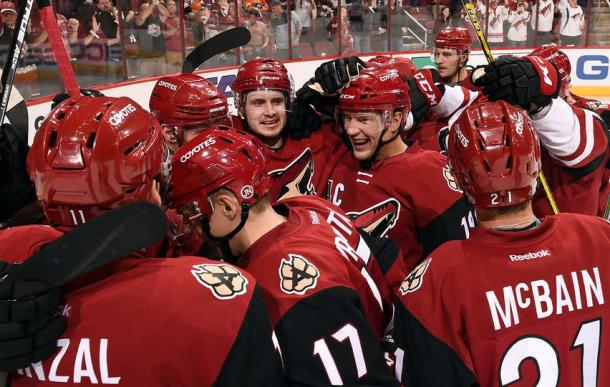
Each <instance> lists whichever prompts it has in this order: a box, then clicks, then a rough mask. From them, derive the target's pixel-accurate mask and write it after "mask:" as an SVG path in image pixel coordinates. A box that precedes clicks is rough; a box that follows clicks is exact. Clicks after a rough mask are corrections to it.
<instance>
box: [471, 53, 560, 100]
mask: <svg viewBox="0 0 610 387" xmlns="http://www.w3.org/2000/svg"><path fill="white" fill-rule="evenodd" d="M472 81H473V83H474V84H475V85H476V86H479V87H480V88H481V89H483V93H484V94H485V95H487V96H488V97H489V100H490V101H498V100H503V101H506V102H508V103H510V104H511V105H515V106H519V107H521V108H522V109H525V110H528V111H529V112H533V111H536V110H539V109H541V108H543V107H545V106H547V105H549V104H550V103H551V100H552V99H553V98H557V96H558V95H559V89H560V87H561V82H560V80H559V76H558V72H557V69H556V68H555V66H554V65H553V64H551V63H550V62H549V61H547V60H546V59H542V58H540V57H537V56H524V57H522V58H517V57H513V56H502V57H500V58H498V60H496V61H495V62H493V63H491V64H488V65H484V66H479V67H477V68H476V69H475V70H474V71H473V72H472Z"/></svg>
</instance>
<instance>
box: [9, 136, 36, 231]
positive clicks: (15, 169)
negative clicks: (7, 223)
mask: <svg viewBox="0 0 610 387" xmlns="http://www.w3.org/2000/svg"><path fill="white" fill-rule="evenodd" d="M29 149H30V148H29V147H28V145H27V138H25V136H24V135H23V134H21V133H19V131H18V130H17V129H15V128H14V127H13V126H11V125H10V124H3V125H2V127H0V203H2V206H0V221H3V220H5V219H7V218H9V217H10V216H12V215H13V214H14V213H15V212H17V211H19V210H20V209H21V208H23V207H24V206H26V205H27V204H29V203H31V202H34V201H36V193H35V190H34V185H33V184H32V182H31V181H30V177H29V175H28V172H27V168H26V159H27V155H28V151H29Z"/></svg>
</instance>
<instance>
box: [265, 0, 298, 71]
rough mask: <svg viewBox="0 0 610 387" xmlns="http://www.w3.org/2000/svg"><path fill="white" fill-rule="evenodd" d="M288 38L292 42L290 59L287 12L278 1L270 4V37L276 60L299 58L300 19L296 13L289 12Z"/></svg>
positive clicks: (274, 0) (275, 0)
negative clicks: (271, 37)
mask: <svg viewBox="0 0 610 387" xmlns="http://www.w3.org/2000/svg"><path fill="white" fill-rule="evenodd" d="M290 19H291V20H290V38H291V40H292V57H290V55H289V54H290V51H289V43H290V42H289V40H288V11H286V10H284V8H283V6H282V3H281V2H280V1H279V0H273V2H271V35H272V36H273V41H274V44H275V58H276V59H298V58H301V51H300V48H299V40H300V38H301V19H300V18H299V15H297V13H296V12H294V11H291V12H290Z"/></svg>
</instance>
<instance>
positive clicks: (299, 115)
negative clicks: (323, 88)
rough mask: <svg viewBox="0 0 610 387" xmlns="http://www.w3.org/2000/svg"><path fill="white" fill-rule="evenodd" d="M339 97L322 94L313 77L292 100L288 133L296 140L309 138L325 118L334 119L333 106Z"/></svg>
mask: <svg viewBox="0 0 610 387" xmlns="http://www.w3.org/2000/svg"><path fill="white" fill-rule="evenodd" d="M336 104H337V97H336V96H333V97H327V96H324V95H322V93H321V92H320V90H319V87H317V86H316V82H315V79H314V78H312V79H310V80H309V81H307V82H306V83H305V85H303V87H301V88H300V89H299V90H298V91H297V93H296V98H295V99H294V101H293V102H292V105H291V111H290V113H289V114H288V134H289V135H290V137H292V138H294V139H295V140H300V139H303V138H308V137H309V136H311V134H312V133H313V132H315V131H316V130H318V129H320V127H321V126H322V122H323V121H324V120H327V119H328V120H332V119H333V114H332V112H331V111H332V110H333V107H334V106H335V105H336Z"/></svg>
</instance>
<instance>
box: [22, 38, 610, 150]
mask: <svg viewBox="0 0 610 387" xmlns="http://www.w3.org/2000/svg"><path fill="white" fill-rule="evenodd" d="M563 51H564V52H565V53H566V54H567V55H568V56H569V57H570V63H571V64H572V73H571V77H572V91H573V92H574V93H576V94H578V95H581V96H588V97H603V99H608V98H609V97H610V48H590V49H564V50H563ZM528 52H530V50H529V49H526V50H499V49H498V50H494V55H495V56H496V57H497V56H500V55H519V56H520V55H524V54H527V53H528ZM396 56H404V57H409V58H412V60H413V61H414V63H415V64H416V66H417V67H418V68H422V67H427V66H434V63H433V62H432V60H431V58H430V55H429V53H427V52H412V53H404V54H403V53H400V54H399V53H397V54H396ZM370 57H371V56H362V58H363V59H364V60H366V59H369V58H370ZM330 59H333V57H325V58H316V59H313V60H293V61H288V62H286V63H285V64H286V67H287V68H288V71H289V72H290V74H291V75H292V78H293V81H294V84H295V85H296V87H299V86H300V85H302V84H303V83H305V82H306V81H307V80H308V79H309V78H311V77H312V76H313V74H314V71H315V69H316V67H317V66H318V65H320V64H321V63H323V62H325V61H328V60H330ZM468 63H469V65H472V66H477V65H480V64H485V63H486V61H485V56H484V55H483V53H482V52H481V51H480V50H474V51H473V52H472V53H471V55H470V60H469V62H468ZM236 73H237V66H234V67H223V68H220V69H214V70H204V71H198V72H197V74H198V75H200V76H202V77H205V78H207V79H208V80H209V81H210V82H212V83H213V84H215V85H216V86H217V87H218V89H219V90H220V91H221V92H223V93H225V95H226V96H227V97H228V99H229V106H230V108H231V110H234V109H233V106H232V105H233V91H232V90H231V84H232V83H233V80H234V79H235V74H236ZM156 79H157V78H144V79H138V80H133V81H126V82H119V83H115V84H112V85H107V86H103V87H99V88H98V89H99V90H101V91H102V92H103V93H104V94H106V95H108V96H113V97H122V96H128V97H130V98H132V99H133V100H135V101H136V102H137V103H139V104H140V105H141V106H142V107H144V108H148V98H149V96H150V93H151V91H152V88H153V86H154V84H155V82H156ZM27 105H28V122H29V128H30V130H29V142H30V143H31V142H32V139H33V136H34V132H35V130H37V129H38V128H39V127H40V124H41V123H42V121H43V120H44V117H46V115H47V114H48V113H49V111H50V108H51V101H50V98H42V99H38V100H33V101H28V103H27ZM33 129H35V130H33Z"/></svg>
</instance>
